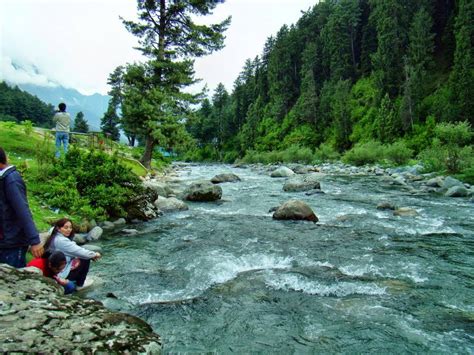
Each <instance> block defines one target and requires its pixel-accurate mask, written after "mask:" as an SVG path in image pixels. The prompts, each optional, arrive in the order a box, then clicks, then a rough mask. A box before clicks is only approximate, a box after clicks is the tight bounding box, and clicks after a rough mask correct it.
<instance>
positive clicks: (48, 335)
mask: <svg viewBox="0 0 474 355" xmlns="http://www.w3.org/2000/svg"><path fill="white" fill-rule="evenodd" d="M33 269H34V268H33ZM0 290H1V291H0V305H1V312H0V324H1V331H0V351H1V352H2V353H8V354H10V353H22V354H26V353H28V354H29V353H35V354H40V353H41V354H74V353H75V354H96V353H97V354H98V353H104V354H138V353H143V354H144V353H147V354H159V353H160V351H161V340H160V336H159V335H158V334H156V333H154V332H153V330H152V328H151V327H150V326H149V325H148V324H147V323H145V322H144V321H143V320H141V319H140V318H138V317H135V316H132V315H129V314H124V313H118V312H113V311H110V310H108V309H106V308H105V307H104V306H103V305H102V304H101V303H100V302H97V301H94V300H87V299H81V298H79V297H70V296H64V295H63V293H64V291H63V289H62V287H61V286H59V285H58V284H57V283H56V282H54V281H53V280H52V279H49V278H46V277H43V276H42V275H39V274H37V273H31V272H27V271H25V270H17V269H15V268H12V267H10V266H8V265H6V264H0Z"/></svg>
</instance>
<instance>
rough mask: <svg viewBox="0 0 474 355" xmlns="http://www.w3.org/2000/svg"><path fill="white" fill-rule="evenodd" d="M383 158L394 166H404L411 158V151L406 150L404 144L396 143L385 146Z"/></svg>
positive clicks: (401, 142)
mask: <svg viewBox="0 0 474 355" xmlns="http://www.w3.org/2000/svg"><path fill="white" fill-rule="evenodd" d="M383 156H384V158H385V159H388V160H389V161H390V162H392V163H393V164H395V165H404V164H406V163H408V161H409V160H410V159H411V157H412V156H413V150H412V149H410V148H408V147H407V146H406V144H405V142H403V141H398V142H395V143H392V144H389V145H387V146H385V147H384V149H383Z"/></svg>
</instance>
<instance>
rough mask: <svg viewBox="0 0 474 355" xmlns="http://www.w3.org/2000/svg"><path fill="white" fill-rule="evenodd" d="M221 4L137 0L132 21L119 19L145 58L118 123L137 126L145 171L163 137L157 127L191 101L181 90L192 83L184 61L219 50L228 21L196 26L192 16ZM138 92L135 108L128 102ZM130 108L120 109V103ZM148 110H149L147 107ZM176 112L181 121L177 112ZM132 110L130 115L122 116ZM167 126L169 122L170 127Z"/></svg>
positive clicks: (174, 119)
mask: <svg viewBox="0 0 474 355" xmlns="http://www.w3.org/2000/svg"><path fill="white" fill-rule="evenodd" d="M219 2H223V1H222V0H221V1H215V0H200V1H167V0H137V5H138V19H139V20H138V21H137V22H134V21H125V20H124V21H123V22H124V24H125V26H126V28H127V29H128V30H129V31H130V32H131V33H132V34H134V35H135V36H137V37H138V38H139V44H140V46H139V49H140V51H141V52H142V53H143V54H144V55H145V56H147V57H148V58H150V63H149V64H148V65H147V68H145V70H142V74H144V75H142V76H141V77H139V78H137V79H138V80H139V81H140V82H139V85H137V86H136V87H135V88H133V85H130V86H129V88H130V90H129V91H128V92H127V91H126V92H125V96H126V95H130V97H128V98H124V102H123V106H124V107H123V114H124V117H123V118H124V120H130V121H131V122H135V123H139V124H141V127H140V131H141V133H142V134H143V137H144V139H145V151H144V154H143V157H142V159H141V160H142V163H143V164H144V165H145V166H147V167H150V163H151V158H152V153H153V149H154V147H155V145H156V144H160V143H161V142H160V140H161V139H162V138H163V132H164V131H163V130H162V129H161V126H162V124H163V123H164V122H167V124H170V125H171V126H175V127H176V124H177V123H179V120H180V118H181V117H182V114H184V113H185V112H186V110H187V108H188V105H189V104H190V103H192V102H194V101H195V100H194V99H195V98H194V97H193V96H192V95H189V94H185V93H183V92H182V89H183V88H184V87H186V86H189V85H191V84H192V83H194V79H193V75H194V71H193V64H194V63H193V61H192V60H190V58H193V57H200V56H203V55H206V54H209V53H211V52H213V51H215V50H218V49H221V48H222V47H223V41H224V31H225V30H226V28H227V27H228V25H229V23H230V18H228V19H226V20H224V21H222V22H221V23H218V24H213V25H209V26H207V25H198V24H196V23H195V22H194V18H193V17H192V16H196V15H198V16H199V15H209V14H211V13H212V10H213V9H214V8H215V7H216V6H217V4H218V3H219ZM138 87H139V88H140V89H142V90H143V91H142V92H141V94H142V96H143V97H144V98H145V100H139V101H140V102H141V103H142V107H141V108H137V107H136V102H135V103H134V102H133V99H136V98H137V97H136V96H137V95H136V94H137V92H136V89H137V88H138ZM126 104H128V105H131V106H132V107H131V108H127V109H126V108H125V105H126ZM150 105H151V106H153V108H150V107H149V106H150ZM179 111H181V117H180V114H179ZM130 112H132V113H133V114H132V116H128V114H126V113H130ZM138 112H142V113H146V116H145V117H144V118H143V119H141V120H136V118H137V117H136V116H134V114H136V113H138ZM171 122H173V124H172V123H171Z"/></svg>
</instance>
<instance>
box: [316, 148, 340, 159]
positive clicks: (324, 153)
mask: <svg viewBox="0 0 474 355" xmlns="http://www.w3.org/2000/svg"><path fill="white" fill-rule="evenodd" d="M340 156H341V155H340V154H339V152H338V151H337V150H336V149H334V148H333V147H332V146H331V145H330V144H326V143H322V144H321V145H320V146H319V148H318V149H316V151H315V152H314V157H315V159H316V160H318V161H322V162H324V161H335V160H338V159H339V158H340Z"/></svg>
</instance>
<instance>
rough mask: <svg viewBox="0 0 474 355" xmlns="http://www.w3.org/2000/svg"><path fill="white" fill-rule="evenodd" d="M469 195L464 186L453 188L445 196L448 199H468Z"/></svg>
mask: <svg viewBox="0 0 474 355" xmlns="http://www.w3.org/2000/svg"><path fill="white" fill-rule="evenodd" d="M468 195H469V190H468V189H466V188H465V187H464V186H453V187H450V188H449V189H448V191H446V193H445V194H444V196H447V197H467V196H468Z"/></svg>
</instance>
